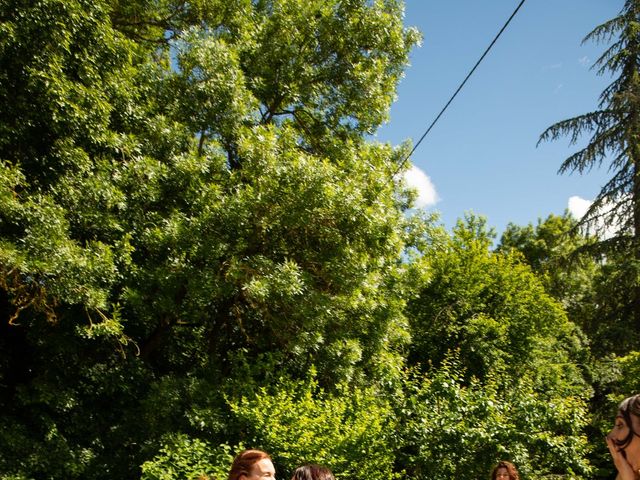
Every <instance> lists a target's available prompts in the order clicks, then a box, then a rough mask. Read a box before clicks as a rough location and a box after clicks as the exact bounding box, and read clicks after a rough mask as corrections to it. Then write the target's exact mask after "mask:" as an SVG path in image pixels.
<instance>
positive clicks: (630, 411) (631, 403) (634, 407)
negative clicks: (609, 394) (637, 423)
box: [613, 394, 640, 449]
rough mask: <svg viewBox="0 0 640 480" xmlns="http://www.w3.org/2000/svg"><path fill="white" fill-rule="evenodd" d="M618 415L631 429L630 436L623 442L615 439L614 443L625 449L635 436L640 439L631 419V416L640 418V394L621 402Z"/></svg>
mask: <svg viewBox="0 0 640 480" xmlns="http://www.w3.org/2000/svg"><path fill="white" fill-rule="evenodd" d="M618 415H619V416H621V417H622V419H623V420H624V421H625V423H626V424H627V426H628V427H629V434H628V435H627V436H626V438H625V439H623V440H616V439H615V438H614V439H613V442H614V443H615V444H616V445H617V446H618V448H620V449H624V448H627V447H628V446H629V444H630V443H631V440H633V436H634V435H635V436H636V437H640V434H638V433H637V432H636V431H635V430H634V429H633V422H632V419H631V415H633V416H634V417H640V394H638V395H633V396H631V397H628V398H625V399H624V400H623V401H622V402H620V405H619V406H618Z"/></svg>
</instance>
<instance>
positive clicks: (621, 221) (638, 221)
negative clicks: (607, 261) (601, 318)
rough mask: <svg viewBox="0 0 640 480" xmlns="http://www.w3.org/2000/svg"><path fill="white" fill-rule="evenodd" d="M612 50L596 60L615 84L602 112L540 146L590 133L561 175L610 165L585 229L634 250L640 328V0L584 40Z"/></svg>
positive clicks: (605, 244) (549, 134) (559, 126)
mask: <svg viewBox="0 0 640 480" xmlns="http://www.w3.org/2000/svg"><path fill="white" fill-rule="evenodd" d="M591 40H593V41H597V42H607V43H610V42H612V41H613V42H612V43H610V46H609V47H608V48H607V50H606V51H605V52H604V53H603V54H602V56H601V57H600V58H599V59H598V60H597V61H596V62H595V64H594V68H595V69H596V72H597V73H598V74H599V75H602V74H607V73H608V74H610V75H611V76H612V78H613V81H612V82H611V84H610V85H609V86H607V87H606V88H605V89H604V91H603V92H602V94H601V95H600V102H599V104H598V110H596V111H594V112H590V113H586V114H584V115H579V116H577V117H574V118H570V119H568V120H563V121H561V122H558V123H556V124H554V125H552V126H551V127H549V128H548V129H547V130H545V131H544V132H543V133H542V135H541V136H540V142H542V141H547V140H556V139H558V138H559V137H563V136H569V137H570V140H571V144H575V143H576V142H577V141H578V140H579V139H580V138H581V137H582V136H583V135H591V138H590V139H589V142H588V144H587V145H586V146H585V147H584V148H582V149H581V150H579V151H578V152H576V153H574V154H573V155H571V156H570V157H569V158H567V159H566V160H564V162H563V163H562V165H561V166H560V169H559V172H560V173H565V172H575V171H577V172H578V173H584V172H588V171H590V170H591V169H592V168H594V167H600V166H601V165H602V164H603V162H608V163H609V171H610V172H611V173H612V177H611V179H610V180H609V181H608V182H607V183H606V184H605V185H604V186H603V187H602V189H601V190H600V192H599V193H598V195H597V196H596V198H595V200H594V202H593V203H592V205H591V207H590V208H589V210H588V211H587V213H586V214H585V215H584V217H583V218H582V219H581V221H580V225H582V226H586V227H588V228H589V229H590V230H591V231H595V232H598V233H602V232H603V231H604V229H607V230H608V231H609V232H612V231H613V232H614V233H613V236H610V237H609V238H606V239H602V240H601V241H600V242H599V243H598V246H599V247H600V250H601V251H604V252H606V251H610V252H611V251H618V252H619V251H621V249H624V250H625V251H627V252H629V262H632V263H634V264H635V268H633V269H632V270H633V271H634V272H635V273H634V276H635V279H634V280H633V282H632V283H633V285H634V288H633V289H632V291H633V298H631V299H630V300H629V301H630V302H632V303H633V308H632V310H633V312H634V313H633V317H634V323H635V325H636V326H637V327H639V328H640V282H639V281H638V271H639V270H640V269H639V268H638V266H639V265H640V72H639V71H638V67H639V65H640V0H627V1H626V2H625V4H624V7H623V8H622V10H621V11H620V14H619V15H618V16H617V17H615V18H613V19H611V20H609V21H607V22H605V23H603V24H602V25H600V26H598V27H596V28H595V29H594V30H593V31H592V32H591V33H589V34H588V35H587V36H586V37H585V38H584V40H583V42H586V41H591Z"/></svg>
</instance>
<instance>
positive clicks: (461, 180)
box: [377, 0, 623, 234]
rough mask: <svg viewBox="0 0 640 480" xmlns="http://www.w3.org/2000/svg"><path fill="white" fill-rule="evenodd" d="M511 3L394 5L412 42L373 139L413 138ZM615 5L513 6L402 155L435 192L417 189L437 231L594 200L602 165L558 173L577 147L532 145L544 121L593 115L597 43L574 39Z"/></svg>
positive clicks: (562, 0) (516, 219) (551, 0)
mask: <svg viewBox="0 0 640 480" xmlns="http://www.w3.org/2000/svg"><path fill="white" fill-rule="evenodd" d="M518 3H519V0H485V1H479V0H446V1H445V0H442V1H440V0H406V11H405V23H406V25H407V26H413V27H416V28H418V29H419V30H420V31H421V32H422V34H423V36H424V39H423V43H422V46H421V47H418V48H416V49H414V51H413V52H412V55H411V66H410V67H409V68H408V69H407V70H406V72H405V77H404V78H403V80H402V81H401V83H400V86H399V89H398V98H397V100H396V102H395V103H394V105H393V106H392V109H391V117H390V121H389V123H388V124H386V125H384V126H383V127H382V128H381V129H380V130H379V131H378V133H377V140H380V141H388V142H391V143H392V144H399V143H401V142H402V141H404V140H407V139H412V140H413V141H414V143H415V142H417V141H418V139H419V138H420V136H421V135H422V133H423V132H424V131H425V129H426V128H427V127H428V125H429V124H430V123H431V122H432V120H433V119H434V118H435V117H436V115H437V114H438V112H440V110H441V109H442V107H443V106H444V105H445V103H446V102H447V100H448V99H449V98H450V97H451V95H452V94H453V92H454V91H455V90H456V88H457V87H458V85H459V84H460V83H461V82H462V80H463V79H464V77H465V76H466V75H467V73H468V72H469V70H470V69H471V68H472V67H473V65H474V64H475V63H476V61H477V60H478V59H479V58H480V55H482V53H483V52H484V50H485V49H486V47H487V46H488V45H489V43H490V42H491V40H493V38H494V37H495V35H496V34H497V32H498V31H499V29H500V28H501V27H502V25H503V24H504V22H505V21H506V20H507V19H508V18H509V16H510V15H511V13H512V12H513V10H514V9H515V8H516V6H517V5H518ZM622 4H623V1H622V0H527V1H525V3H524V5H523V6H522V8H521V9H520V11H519V12H518V14H517V15H516V16H515V17H514V19H513V20H512V21H511V23H510V24H509V26H508V27H507V29H506V30H505V31H504V32H503V34H502V36H501V37H500V39H499V40H498V42H497V43H496V44H495V45H494V46H493V48H492V50H491V51H490V52H489V54H488V55H487V57H485V59H484V60H483V62H482V63H481V64H480V66H479V67H478V69H477V70H476V71H475V73H474V74H473V76H472V77H471V78H470V79H469V80H468V82H467V83H466V85H465V87H464V88H463V89H462V90H461V91H460V93H459V94H458V96H457V97H456V98H455V100H454V101H453V103H452V104H451V105H450V106H449V108H448V109H447V111H446V112H445V113H444V115H443V116H442V117H441V118H440V120H439V121H438V123H437V124H436V125H435V127H434V128H433V129H432V130H431V132H430V133H429V135H427V137H426V138H425V139H424V141H423V142H422V143H421V144H420V146H419V147H418V149H417V150H416V151H415V152H414V154H413V156H412V158H411V161H412V163H413V164H414V165H415V167H417V168H418V169H419V170H420V171H421V172H423V173H424V174H425V175H426V176H427V177H428V179H429V180H430V182H431V185H432V186H433V188H434V189H435V193H434V192H433V191H429V187H428V186H426V184H425V182H424V181H423V182H422V184H423V186H424V188H423V190H424V192H423V194H424V196H423V198H424V200H425V202H426V203H427V205H426V206H425V207H424V208H427V209H430V210H436V211H438V212H439V213H440V215H441V219H442V221H443V223H444V224H445V225H446V226H447V227H451V226H453V225H454V224H455V222H456V220H457V219H458V218H461V217H462V216H463V215H464V213H465V212H468V211H472V212H474V213H476V214H481V215H484V216H486V217H487V220H488V223H489V225H490V226H492V227H494V228H496V230H497V232H498V234H500V233H501V232H502V231H503V229H504V228H505V227H506V225H507V223H509V222H513V223H516V224H518V225H525V224H527V223H530V222H533V223H535V222H536V221H537V219H538V218H540V217H542V218H544V217H546V216H547V215H548V214H550V213H555V214H561V213H562V212H563V211H564V210H565V209H566V208H568V206H569V199H571V198H573V200H572V207H573V206H574V205H576V204H579V203H580V200H577V199H582V200H590V199H593V198H594V197H595V195H596V194H597V193H598V191H599V190H600V187H601V186H602V185H603V184H604V182H605V181H606V179H607V178H608V172H607V166H606V165H603V167H602V168H601V169H600V170H594V171H592V172H590V173H589V174H586V175H578V174H577V173H576V174H572V175H567V174H565V175H562V176H561V175H559V174H558V173H557V170H558V167H559V166H560V163H561V162H562V160H564V159H565V158H566V157H567V156H568V155H569V154H571V153H572V152H574V151H575V150H576V149H577V147H576V146H574V147H570V146H569V145H568V139H562V140H559V141H556V142H553V143H544V144H541V145H540V146H538V147H536V143H537V141H538V137H539V136H540V134H541V133H542V132H543V131H544V130H545V128H547V127H548V126H550V125H551V124H553V123H555V122H557V121H560V120H563V119H566V118H570V117H572V116H575V115H578V114H581V113H587V112H589V111H592V110H594V109H596V108H597V103H598V97H599V95H600V92H601V91H602V90H603V88H604V87H605V86H606V85H607V84H608V83H609V79H608V78H603V77H598V76H597V75H596V73H595V71H593V70H590V69H589V68H590V67H591V66H592V65H593V62H594V61H595V60H596V59H597V58H598V56H599V55H600V54H601V53H602V52H603V51H604V49H605V47H606V45H604V44H600V45H599V44H595V43H586V44H584V45H581V41H582V39H583V38H584V36H585V35H586V34H587V33H589V32H590V31H591V30H592V29H593V28H594V27H595V26H596V25H599V24H601V23H603V22H604V21H606V20H608V19H610V18H612V17H614V16H616V15H617V13H618V12H619V11H620V9H621V8H622ZM418 174H420V172H418ZM423 180H424V179H423ZM434 199H436V201H435V204H434ZM582 203H583V204H584V202H582ZM583 208H584V207H583Z"/></svg>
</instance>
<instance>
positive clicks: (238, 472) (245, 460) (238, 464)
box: [229, 449, 271, 480]
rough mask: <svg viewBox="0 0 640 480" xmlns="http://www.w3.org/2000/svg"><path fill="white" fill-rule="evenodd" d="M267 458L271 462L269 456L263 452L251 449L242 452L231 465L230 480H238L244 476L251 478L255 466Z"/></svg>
mask: <svg viewBox="0 0 640 480" xmlns="http://www.w3.org/2000/svg"><path fill="white" fill-rule="evenodd" d="M265 458H267V459H269V460H271V457H270V456H269V454H268V453H267V452H263V451H262V450H257V449H250V450H244V451H242V452H240V453H239V454H238V455H237V456H236V458H234V459H233V463H232V464H231V470H229V480H238V479H239V478H240V477H241V476H242V475H246V476H249V474H250V473H251V469H252V468H253V466H254V465H255V464H256V463H258V462H259V461H260V460H264V459H265Z"/></svg>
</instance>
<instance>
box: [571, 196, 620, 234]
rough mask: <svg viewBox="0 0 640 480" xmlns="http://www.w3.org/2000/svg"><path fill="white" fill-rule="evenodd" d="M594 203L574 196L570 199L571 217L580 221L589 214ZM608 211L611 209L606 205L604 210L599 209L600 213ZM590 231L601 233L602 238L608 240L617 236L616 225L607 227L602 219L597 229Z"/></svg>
mask: <svg viewBox="0 0 640 480" xmlns="http://www.w3.org/2000/svg"><path fill="white" fill-rule="evenodd" d="M592 203H593V201H592V200H585V199H584V198H581V197H578V196H576V195H574V196H573V197H569V202H568V204H567V208H568V209H569V212H571V215H573V216H574V217H575V218H577V219H578V220H579V219H581V218H582V217H583V216H584V214H585V213H587V210H588V209H589V207H590V206H591V204H592ZM608 210H611V208H608V207H607V206H606V205H605V206H604V207H603V208H601V209H599V212H607V211H608ZM588 231H589V232H597V233H599V236H600V238H602V239H607V238H611V237H613V236H614V235H615V234H616V231H617V227H616V226H615V225H609V226H605V225H604V222H603V220H602V218H600V219H598V221H597V224H596V225H595V227H592V228H589V229H588Z"/></svg>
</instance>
